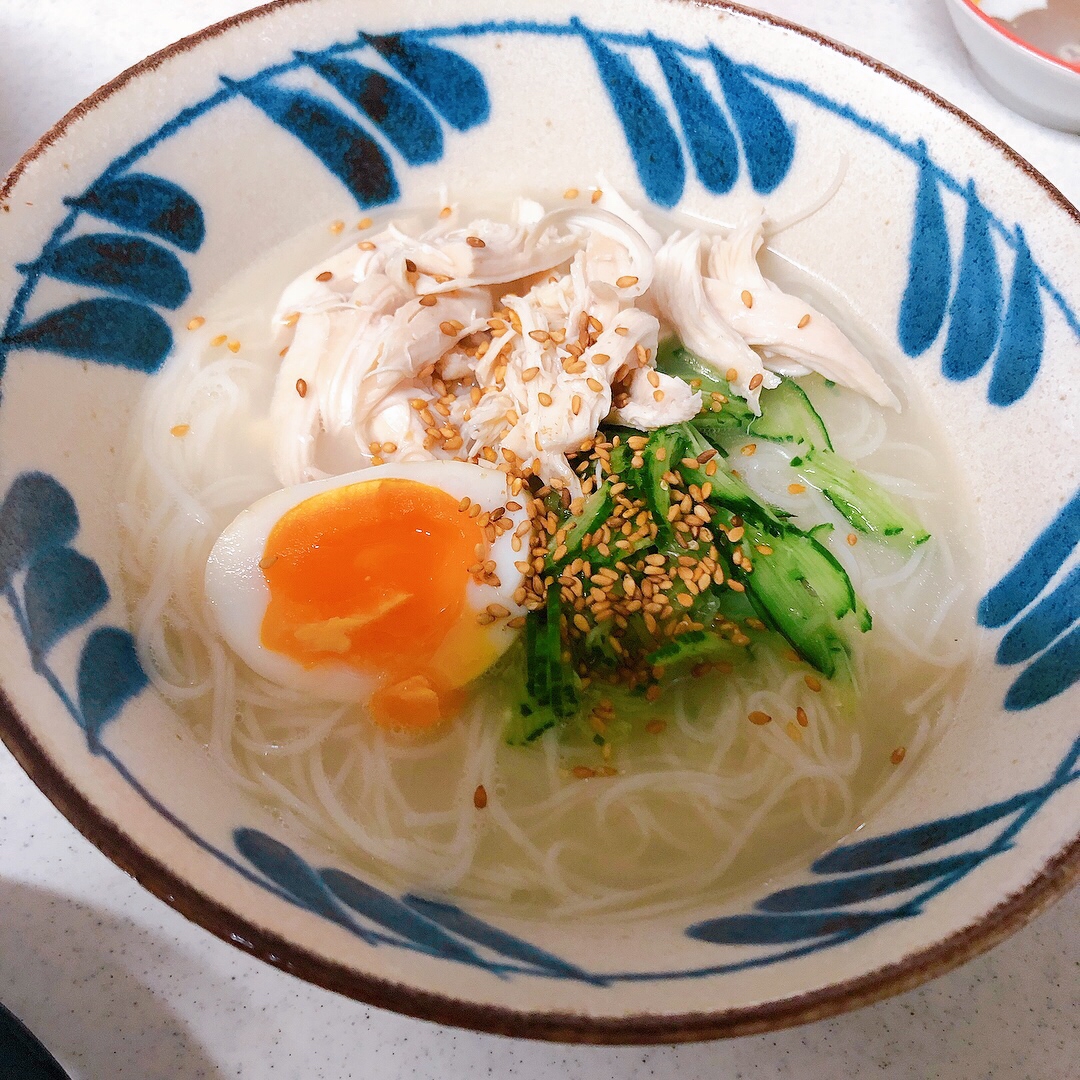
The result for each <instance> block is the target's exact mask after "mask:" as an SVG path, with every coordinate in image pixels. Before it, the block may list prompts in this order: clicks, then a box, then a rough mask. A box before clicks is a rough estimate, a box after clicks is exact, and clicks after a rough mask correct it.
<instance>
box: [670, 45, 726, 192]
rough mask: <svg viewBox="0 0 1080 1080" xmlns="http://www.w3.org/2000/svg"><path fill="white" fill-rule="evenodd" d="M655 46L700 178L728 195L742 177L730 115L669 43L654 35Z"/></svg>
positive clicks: (708, 188)
mask: <svg viewBox="0 0 1080 1080" xmlns="http://www.w3.org/2000/svg"><path fill="white" fill-rule="evenodd" d="M652 49H653V52H654V53H656V59H657V60H658V61H659V62H660V69H661V70H662V71H663V73H664V78H665V79H666V80H667V85H668V90H669V91H670V93H671V99H672V101H673V102H674V103H675V111H676V112H677V113H678V115H679V125H680V127H681V128H682V133H683V138H684V139H685V140H686V148H687V150H688V151H689V153H690V160H691V161H692V162H693V163H694V170H695V171H696V172H697V175H698V179H699V180H700V181H701V183H702V185H703V186H704V187H705V189H706V190H707V191H711V192H713V194H715V195H724V194H726V193H727V192H729V191H730V190H731V189H732V188H733V187H734V186H735V182H736V181H737V180H738V179H739V144H738V142H737V141H736V139H735V133H734V132H733V131H732V130H731V125H730V124H728V121H727V117H725V116H724V113H723V111H722V110H721V108H720V106H719V104H718V103H717V101H716V100H715V99H714V98H713V96H712V95H711V94H710V93H709V91H708V89H707V88H706V86H705V83H704V81H703V80H702V79H701V78H699V76H697V75H696V74H695V73H694V72H693V71H691V70H690V68H689V67H688V66H687V64H686V62H685V61H684V60H683V59H682V58H681V57H680V56H679V54H678V53H677V52H676V51H675V49H673V48H672V46H671V45H670V44H669V43H668V42H666V41H661V40H659V38H655V39H653V41H652Z"/></svg>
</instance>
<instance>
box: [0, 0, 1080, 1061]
mask: <svg viewBox="0 0 1080 1080" xmlns="http://www.w3.org/2000/svg"><path fill="white" fill-rule="evenodd" d="M309 2H311V0H272V2H270V3H267V4H263V5H261V6H259V7H256V8H252V9H251V10H249V11H243V12H240V13H238V14H236V15H233V16H231V17H230V18H227V19H224V20H222V21H221V22H218V23H214V24H213V25H211V26H208V27H206V28H204V29H203V30H200V31H198V32H196V33H194V34H191V35H189V36H187V37H184V38H181V39H180V40H179V41H176V42H174V43H173V44H172V45H169V46H166V47H165V48H163V49H160V50H158V51H157V52H155V53H153V54H151V55H150V56H148V57H146V59H144V60H141V61H140V62H139V63H137V64H135V65H133V66H132V67H130V68H128V69H126V70H125V71H123V72H122V73H121V74H119V75H118V76H116V78H114V79H112V80H111V81H110V82H108V83H106V84H105V85H104V86H102V87H100V88H99V89H98V90H96V91H95V92H94V93H93V94H91V95H90V96H89V97H87V98H86V99H85V100H83V101H82V102H80V103H79V104H78V105H76V106H75V107H74V108H73V109H71V110H70V112H68V113H67V114H66V115H65V116H64V117H63V118H62V119H61V120H59V121H58V122H57V123H56V124H54V125H53V127H51V128H50V129H49V130H48V131H47V132H46V133H45V134H44V135H43V136H42V137H41V138H40V139H39V140H38V141H37V142H36V143H35V144H34V145H33V146H32V147H31V148H30V149H29V150H28V151H27V152H26V153H25V154H24V155H23V156H22V158H20V160H19V161H18V162H17V163H16V165H15V166H14V168H13V169H12V170H11V172H10V173H9V174H8V176H7V177H6V179H5V180H4V182H3V184H2V185H0V204H2V203H3V201H4V200H5V199H7V198H8V196H9V194H10V192H11V190H12V188H13V187H14V186H15V184H16V182H17V181H18V179H19V177H20V176H21V175H22V173H23V171H24V170H25V169H26V167H27V166H28V165H29V164H30V163H31V162H33V161H34V160H35V159H36V158H37V157H38V156H39V155H40V154H41V153H42V152H43V151H44V150H46V149H47V148H48V147H49V146H51V145H52V144H53V143H54V142H56V141H57V140H58V139H59V138H60V137H61V136H62V135H63V134H64V133H65V132H66V130H67V129H68V127H70V126H71V125H72V124H73V123H75V122H76V121H77V120H79V119H81V118H82V117H83V116H85V115H86V114H87V113H88V112H90V110H92V109H94V108H96V107H97V106H98V105H99V104H100V103H101V102H102V101H103V100H104V99H105V98H107V97H110V96H111V95H112V94H114V93H115V92H116V91H118V90H120V89H121V88H122V87H123V86H124V85H126V84H127V83H128V82H130V81H131V80H132V79H134V78H136V77H137V76H139V75H142V74H145V73H146V72H148V71H153V70H154V69H155V68H157V67H158V66H160V65H161V64H162V63H164V62H165V61H166V60H168V59H170V58H171V57H173V56H175V55H177V54H179V53H182V52H187V51H188V50H189V49H192V48H194V47H195V46H197V45H199V44H201V43H202V42H203V41H205V40H207V39H209V38H212V37H216V36H218V35H219V34H222V33H224V32H226V31H228V30H230V29H232V28H233V27H234V26H238V25H240V24H242V23H246V22H249V21H252V20H254V19H258V18H262V17H263V16H265V15H267V14H269V13H270V12H272V11H276V10H278V9H281V8H285V7H292V6H294V5H297V4H303V3H309ZM665 2H668V3H689V4H691V5H692V6H695V7H707V8H715V9H717V10H718V12H724V11H729V12H732V13H735V14H738V15H742V16H749V17H751V18H753V19H756V20H757V21H758V22H762V23H766V24H769V25H772V26H776V27H779V28H780V29H784V30H788V31H792V32H794V33H797V34H799V35H801V36H803V37H806V38H809V39H810V40H812V41H814V42H816V43H817V44H819V45H823V46H825V47H826V48H829V49H832V50H833V51H835V52H838V53H840V54H842V55H844V56H847V57H849V58H851V59H853V60H857V61H858V62H859V63H861V64H862V65H864V66H865V67H868V68H870V69H872V70H873V71H875V72H877V73H878V74H880V75H884V76H886V77H888V78H890V79H892V80H893V81H894V82H896V83H899V84H901V85H902V86H905V87H907V88H908V89H911V90H915V91H917V92H918V93H920V94H922V95H923V96H924V97H926V98H928V99H929V100H930V101H931V102H932V103H933V104H934V105H936V106H938V108H940V109H943V110H944V111H945V112H948V113H950V114H951V115H952V116H954V117H956V118H957V119H958V120H960V121H962V122H963V123H965V124H967V125H968V126H969V127H970V128H971V129H972V130H973V131H975V132H976V133H977V134H978V135H979V136H980V137H981V138H982V139H983V140H984V141H985V142H987V143H988V144H989V145H990V147H991V148H992V149H994V150H996V151H998V152H999V153H1000V154H1002V156H1004V157H1005V158H1006V159H1007V160H1008V161H1009V162H1010V163H1011V164H1012V165H1014V166H1015V167H1017V168H1018V169H1020V171H1021V172H1023V173H1025V174H1026V175H1027V176H1028V177H1029V178H1030V179H1032V180H1033V181H1035V183H1037V184H1038V185H1039V186H1040V187H1041V188H1042V189H1043V190H1044V191H1045V192H1046V194H1047V195H1048V196H1049V197H1050V198H1051V200H1052V201H1053V202H1055V203H1057V204H1058V206H1059V207H1060V208H1061V209H1062V210H1063V211H1065V213H1066V214H1068V215H1069V216H1071V217H1072V218H1073V219H1074V220H1075V221H1076V224H1077V225H1078V226H1080V212H1078V211H1077V210H1076V208H1075V207H1073V205H1072V204H1071V203H1070V202H1069V201H1068V200H1067V199H1066V198H1065V196H1064V195H1063V194H1062V193H1061V192H1060V191H1059V190H1058V189H1057V188H1056V187H1054V185H1053V184H1051V183H1050V181H1049V180H1047V179H1046V177H1044V176H1043V175H1042V174H1041V173H1040V172H1038V170H1036V169H1035V168H1034V166H1032V165H1031V164H1030V163H1029V162H1028V161H1027V160H1026V159H1024V158H1023V157H1021V156H1020V155H1019V154H1018V153H1017V152H1016V151H1015V150H1013V149H1012V148H1011V147H1010V146H1008V145H1007V144H1006V143H1005V142H1003V141H1002V140H1001V139H999V138H998V137H997V136H996V135H994V134H993V132H991V131H990V130H989V129H987V128H986V127H984V126H983V125H982V124H980V123H979V122H978V121H977V120H975V119H974V118H972V117H971V116H969V115H968V114H967V113H965V112H963V111H962V110H961V109H959V108H957V107H956V106H955V105H953V104H952V103H951V102H949V101H946V100H945V99H944V98H942V97H941V96H940V95H938V94H936V93H935V92H934V91H932V90H929V89H927V88H926V87H925V86H923V85H922V84H921V83H918V82H915V81H914V80H913V79H910V78H908V77H907V76H906V75H902V74H901V73H900V72H898V71H896V70H895V69H894V68H891V67H889V66H887V65H886V64H882V63H881V62H880V61H877V60H875V59H873V58H872V57H869V56H867V55H866V54H864V53H861V52H859V51H857V50H855V49H852V48H850V47H849V46H847V45H844V44H842V43H840V42H837V41H835V40H833V39H832V38H828V37H826V36H824V35H822V34H819V33H817V32H816V31H813V30H809V29H807V28H806V27H803V26H799V25H798V24H796V23H793V22H789V21H788V20H786V19H781V18H779V17H777V16H774V15H770V14H767V13H765V12H761V11H754V10H752V9H749V8H745V7H743V6H741V5H740V4H736V3H730V2H729V0H665ZM0 740H2V741H3V742H4V744H5V745H6V746H7V748H8V750H10V752H11V754H12V755H13V757H14V758H15V760H16V761H17V762H18V763H19V765H20V766H21V767H22V769H23V770H24V771H25V772H26V773H27V775H28V776H29V777H30V779H31V780H32V781H33V782H34V784H35V785H37V787H38V788H39V789H40V790H41V791H42V793H43V794H44V795H45V796H46V798H48V799H49V801H50V802H51V803H52V804H53V805H54V806H55V807H56V808H57V809H58V810H59V811H60V813H61V814H63V815H64V817H66V818H67V819H68V821H70V822H71V824H72V825H74V826H75V828H76V829H78V831H79V832H80V833H82V835H83V836H84V837H86V839H87V840H89V841H90V842H91V843H92V844H94V846H95V847H97V848H98V849H99V850H100V851H102V852H103V853H104V854H105V855H106V856H107V857H108V858H109V859H110V860H111V861H112V862H114V863H115V864H116V865H117V866H119V867H120V868H121V869H122V870H124V871H125V872H126V873H128V874H129V875H130V876H131V877H133V878H134V879H135V880H136V881H137V882H138V883H139V884H140V885H142V886H143V887H144V888H145V889H147V890H149V891H150V892H151V893H153V894H154V895H155V896H156V897H157V898H158V899H159V900H163V901H164V902H165V903H166V904H168V905H169V906H170V907H172V908H174V909H175V910H176V911H178V912H180V914H182V915H183V916H185V917H186V918H187V919H190V920H191V921H192V922H194V923H196V924H197V925H199V926H201V927H203V929H205V930H208V931H209V932H210V933H212V934H214V935H215V936H216V937H218V938H220V939H221V940H222V941H224V942H226V943H227V944H230V945H233V946H234V947H236V948H238V949H240V950H241V951H242V952H247V953H250V954H251V955H253V956H256V957H258V958H259V959H260V960H264V961H265V962H266V963H268V964H271V965H273V966H274V967H277V968H279V969H281V970H282V971H286V972H288V973H289V974H291V975H295V976H297V977H298V978H300V979H303V980H304V981H305V982H309V983H313V984H314V985H316V986H320V987H323V988H324V989H327V990H332V991H334V992H336V993H339V994H342V995H343V996H345V997H349V998H353V999H354V1000H356V1001H359V1002H362V1003H364V1004H366V1005H372V1006H375V1007H377V1008H380V1009H389V1010H391V1011H393V1012H397V1013H402V1014H404V1015H406V1016H411V1017H415V1018H417V1019H420V1020H427V1021H430V1022H432V1023H437V1024H444V1025H449V1026H452V1027H457V1028H464V1029H466V1030H470V1031H477V1032H483V1033H487V1034H492V1035H504V1036H508V1037H513V1038H526V1039H538V1040H545V1041H549V1042H562V1043H577V1044H592V1045H654V1044H673V1043H682V1042H698V1041H705V1040H710V1039H720V1038H734V1037H736V1036H742V1035H755V1034H760V1033H762V1032H767V1031H775V1030H778V1029H781V1028H786V1027H793V1026H796V1025H799V1024H806V1023H812V1022H814V1021H817V1020H824V1019H827V1018H829V1017H832V1016H836V1015H838V1014H840V1013H844V1012H848V1011H851V1010H853V1009H857V1008H861V1007H862V1006H864V1005H871V1004H873V1003H874V1002H877V1001H881V1000H883V999H884V998H888V997H892V996H893V995H895V994H900V993H903V992H904V991H906V990H911V989H913V988H914V987H916V986H918V985H920V984H921V983H923V982H926V981H927V980H929V979H932V978H936V977H937V976H939V975H943V974H945V973H946V972H947V971H950V970H951V969H952V968H954V967H958V966H959V965H960V964H963V963H966V962H967V961H968V960H970V959H973V958H974V957H976V956H978V955H980V954H981V953H983V952H986V951H987V950H988V949H990V948H992V947H993V946H994V945H996V944H998V942H1000V941H1002V940H1004V939H1005V938H1006V937H1008V936H1009V935H1010V934H1012V933H1014V932H1015V931H1016V930H1019V929H1020V928H1021V927H1022V926H1024V925H1025V924H1026V923H1028V922H1029V921H1030V920H1031V919H1033V918H1034V917H1035V916H1036V915H1038V914H1039V913H1040V912H1042V911H1043V910H1044V909H1046V908H1047V907H1049V906H1050V904H1052V903H1053V902H1054V901H1055V900H1057V899H1059V898H1060V897H1061V896H1063V895H1064V894H1065V893H1066V892H1067V891H1068V890H1069V889H1070V887H1071V886H1072V885H1073V884H1074V883H1075V882H1076V881H1077V880H1078V879H1080V834H1078V835H1077V836H1076V838H1075V839H1074V840H1073V841H1072V842H1071V843H1070V844H1068V845H1067V846H1066V847H1065V848H1063V849H1062V850H1061V851H1060V852H1058V854H1057V855H1055V856H1054V857H1053V858H1052V859H1050V860H1049V861H1048V862H1047V863H1046V865H1045V866H1044V867H1043V868H1042V870H1041V871H1040V872H1039V873H1038V874H1037V875H1036V876H1035V877H1034V878H1033V879H1032V880H1031V881H1030V882H1029V883H1028V884H1027V885H1026V886H1025V887H1024V888H1022V889H1020V890H1018V891H1017V892H1015V893H1013V894H1012V895H1011V896H1009V897H1008V898H1006V899H1005V900H1003V901H1002V902H1001V903H1000V904H998V905H997V906H996V907H994V908H992V909H991V910H990V911H988V912H987V913H986V914H985V915H983V916H982V918H981V919H979V920H978V921H976V922H975V923H973V924H971V925H969V926H966V927H964V928H962V929H960V930H958V931H956V932H954V933H953V934H951V935H950V936H949V937H947V938H945V939H944V940H942V941H939V942H937V943H936V944H934V945H931V946H929V947H927V948H925V949H923V950H921V951H919V952H917V953H913V954H911V955H910V956H907V957H905V958H904V959H902V960H900V961H897V962H896V963H893V964H889V965H886V966H885V967H881V968H878V969H876V970H874V971H870V972H867V973H866V974H865V975H860V976H857V977H856V978H852V979H848V980H845V981H844V982H840V983H837V984H835V985H832V986H826V987H822V988H821V989H818V990H813V991H808V992H806V993H802V994H798V995H795V996H794V997H790V998H781V999H777V1000H775V1001H767V1002H763V1003H761V1004H758V1005H748V1006H741V1007H739V1008H731V1009H721V1010H718V1011H715V1012H697V1013H684V1014H667V1015H665V1014H658V1015H649V1014H639V1015H631V1016H625V1017H618V1018H605V1017H590V1016H586V1015H583V1014H574V1013H556V1012H545V1013H528V1012H522V1011H519V1010H515V1009H509V1008H503V1007H501V1006H496V1005H479V1004H472V1003H468V1002H462V1001H459V1000H456V999H454V998H451V997H447V996H446V995H444V994H439V993H431V992H428V991H424V990H417V989H415V988H413V987H409V986H405V985H403V984H400V983H395V982H391V981H389V980H386V979H382V978H378V977H375V976H372V975H365V974H362V973H360V972H357V971H356V970H355V969H354V968H351V967H347V966H346V965H344V964H339V963H337V962H336V961H333V960H328V959H326V958H324V957H322V956H319V955H317V954H315V953H313V952H311V951H309V950H308V949H305V948H303V947H301V946H298V945H296V944H294V943H292V942H290V941H289V940H287V939H286V938H283V937H281V936H280V935H279V934H277V933H275V932H274V931H272V930H268V929H266V928H265V927H261V926H258V925H256V924H255V923H252V922H249V921H248V920H247V919H245V918H244V917H243V916H242V915H240V914H238V913H237V912H234V911H233V910H232V909H231V908H229V907H227V906H226V905H224V904H222V903H220V902H219V901H217V900H215V899H214V898H213V897H210V896H207V895H206V894H205V893H203V892H201V891H200V890H199V889H197V888H195V887H194V886H193V885H191V884H189V883H188V882H187V881H185V880H184V879H183V878H181V877H179V876H178V875H177V874H175V873H174V872H173V871H172V870H170V869H169V867H167V866H166V865H165V864H164V863H163V862H161V861H160V860H159V859H157V858H155V857H154V856H152V855H149V854H147V853H146V852H145V851H143V850H142V849H141V848H140V847H139V845H138V844H137V843H136V842H135V841H134V840H133V839H132V838H131V837H130V836H129V835H128V834H127V833H126V832H124V830H123V829H122V828H121V827H120V826H119V825H117V824H116V823H115V822H113V821H111V820H110V819H109V818H107V817H106V816H105V815H104V814H103V813H102V812H101V811H100V810H99V809H98V808H97V807H96V806H94V805H93V804H92V803H91V802H90V800H89V799H88V798H87V797H86V796H85V795H84V794H83V793H82V792H81V791H80V790H79V789H78V788H77V787H76V786H75V784H73V783H72V782H71V780H70V779H69V778H68V777H67V775H66V774H65V773H64V772H62V771H61V769H60V768H59V767H58V766H57V765H56V764H55V763H54V762H53V761H52V759H51V758H50V757H49V755H48V754H47V753H46V751H45V749H44V748H43V747H42V745H41V744H40V742H39V741H38V740H37V738H36V737H35V735H34V734H33V732H32V731H31V730H30V728H29V727H28V726H27V724H26V723H25V721H23V720H22V718H21V717H20V716H19V715H18V713H17V712H16V711H15V709H14V708H13V707H12V704H11V702H10V700H9V699H8V697H7V694H6V693H5V692H4V690H3V688H0Z"/></svg>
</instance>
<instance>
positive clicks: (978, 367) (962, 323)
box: [941, 183, 1001, 382]
mask: <svg viewBox="0 0 1080 1080" xmlns="http://www.w3.org/2000/svg"><path fill="white" fill-rule="evenodd" d="M1000 325H1001V271H1000V270H999V269H998V263H997V256H996V255H995V254H994V241H993V239H992V238H991V236H990V220H989V216H988V215H987V213H986V207H984V206H983V204H982V202H981V200H980V199H979V196H978V195H977V194H976V193H975V185H974V183H970V184H969V185H968V191H967V219H966V221H965V224H964V247H963V252H962V253H961V256H960V276H959V280H958V281H957V285H956V291H955V292H954V293H953V298H952V303H951V304H950V305H949V333H948V336H947V337H946V339H945V351H944V352H943V353H942V356H941V370H942V372H943V373H944V375H945V377H946V378H947V379H952V380H954V381H955V382H962V381H963V380H965V379H970V378H973V377H974V376H975V375H978V374H979V372H980V371H982V369H983V368H984V367H985V366H986V362H987V360H989V359H990V357H991V355H992V354H993V352H994V346H995V345H996V344H997V338H998V332H999V329H1000Z"/></svg>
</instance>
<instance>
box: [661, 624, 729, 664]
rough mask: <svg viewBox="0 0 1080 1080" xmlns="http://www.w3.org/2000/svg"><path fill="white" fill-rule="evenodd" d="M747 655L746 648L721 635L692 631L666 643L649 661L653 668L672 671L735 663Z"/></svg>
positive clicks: (704, 631)
mask: <svg viewBox="0 0 1080 1080" xmlns="http://www.w3.org/2000/svg"><path fill="white" fill-rule="evenodd" d="M745 655H746V649H745V648H742V649H740V648H737V647H736V646H734V645H732V643H731V642H730V641H725V640H724V639H723V638H722V637H720V635H719V634H714V633H711V632H709V631H706V630H690V631H688V632H687V633H685V634H679V635H678V636H676V637H674V638H672V639H671V641H668V642H665V643H664V644H663V645H661V646H660V648H658V649H655V650H654V651H653V652H651V653H650V654H649V656H648V657H647V659H648V662H649V663H650V664H652V665H653V666H656V667H662V668H664V669H665V670H666V671H670V670H675V669H678V668H684V667H689V666H691V665H693V664H704V663H714V662H715V661H717V660H730V661H734V660H738V659H739V658H740V657H743V656H745Z"/></svg>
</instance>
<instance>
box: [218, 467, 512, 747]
mask: <svg viewBox="0 0 1080 1080" xmlns="http://www.w3.org/2000/svg"><path fill="white" fill-rule="evenodd" d="M466 500H467V501H466ZM523 502H524V500H519V501H516V502H515V501H514V500H513V499H511V498H510V495H509V489H508V484H507V479H506V476H505V475H504V474H503V473H502V472H499V471H498V470H495V469H489V468H483V467H481V466H479V465H471V464H469V463H467V462H463V461H424V462H412V463H408V464H387V465H379V466H376V467H374V468H370V469H365V470H363V471H361V472H353V473H347V474H345V475H344V476H335V477H332V478H331V479H327V480H316V481H313V482H311V483H307V484H299V485H297V486H295V487H289V488H284V489H282V490H281V491H275V492H274V493H273V494H272V495H267V496H266V497H265V498H263V499H260V500H259V501H258V502H257V503H255V504H254V505H252V506H250V507H248V509H247V510H244V511H243V512H242V513H241V514H240V515H239V516H238V517H237V518H236V519H235V520H234V521H233V523H232V524H231V525H229V527H228V528H227V529H226V530H225V531H224V532H223V533H222V534H221V536H220V537H219V539H218V541H217V543H216V544H215V545H214V548H213V550H212V551H211V553H210V557H209V559H208V561H207V564H206V579H205V580H206V596H207V599H208V601H209V604H210V607H211V610H212V611H213V614H214V617H215V618H216V620H217V623H218V626H219V627H220V629H221V633H222V636H223V637H224V638H225V640H226V641H227V642H228V644H229V645H230V646H231V647H232V648H233V650H234V651H235V652H236V653H237V654H238V655H239V656H240V657H241V659H243V660H244V661H245V662H246V663H247V664H248V665H249V666H250V667H251V668H252V669H253V670H254V671H256V672H257V673H258V674H260V675H262V676H264V677H265V678H267V679H270V680H271V681H272V682H275V683H277V684H279V685H281V686H286V687H290V688H293V689H296V690H300V691H304V692H307V693H311V694H314V695H317V696H319V697H322V698H327V699H332V700H340V701H359V702H367V703H369V704H370V708H371V713H372V716H373V718H374V719H375V720H376V721H377V722H379V723H381V724H383V725H385V726H388V727H399V728H413V729H416V728H424V727H430V726H433V725H434V724H436V723H438V722H439V721H440V720H442V719H445V718H446V717H447V716H448V715H449V714H450V713H452V711H453V709H454V707H455V704H456V702H457V700H458V699H460V697H461V692H460V688H461V687H463V686H464V685H465V684H466V683H468V682H471V681H472V680H473V679H475V678H476V677H477V676H478V675H480V674H482V673H483V672H484V671H486V670H487V669H488V668H489V667H490V666H491V665H492V664H493V663H494V662H495V661H496V660H497V659H498V658H499V656H500V655H501V654H502V653H503V652H504V651H505V649H506V648H507V647H508V646H509V645H510V643H511V642H512V641H513V639H514V636H515V633H516V629H515V627H516V625H518V617H519V616H521V615H523V614H524V609H523V608H521V607H520V606H519V605H518V604H516V603H515V602H514V592H515V591H516V590H517V588H518V587H519V586H520V585H521V582H522V575H521V572H520V571H519V570H518V569H517V568H516V567H515V565H514V563H515V561H516V560H517V559H520V558H521V557H522V556H521V555H519V554H517V553H515V551H514V550H513V546H512V537H513V534H514V531H515V530H516V528H517V527H518V526H519V525H520V523H521V521H522V520H524V519H525V518H526V514H525V511H524V509H523V505H522V504H523ZM508 504H509V505H508ZM493 518H494V520H492V519H493ZM523 550H525V551H527V550H528V545H527V541H526V542H525V544H524V545H523Z"/></svg>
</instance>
